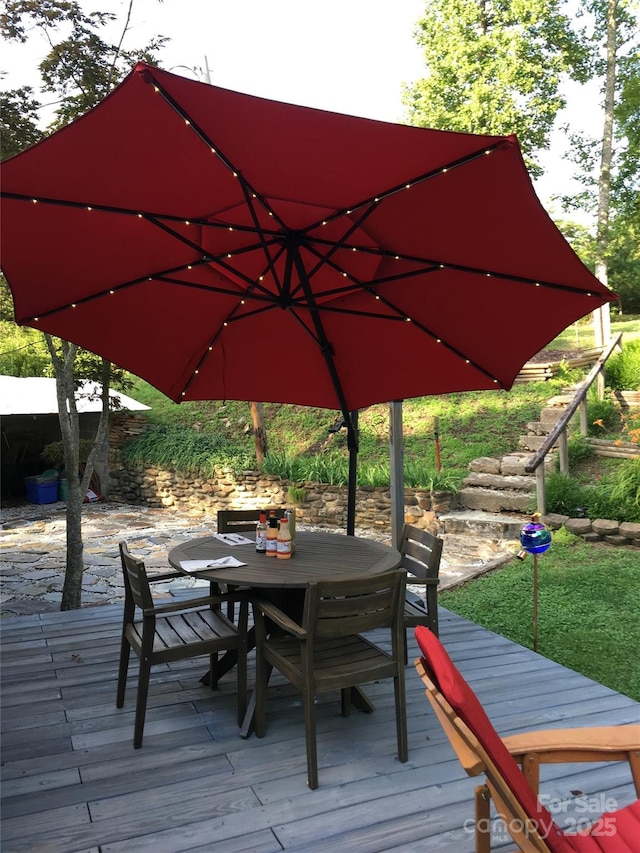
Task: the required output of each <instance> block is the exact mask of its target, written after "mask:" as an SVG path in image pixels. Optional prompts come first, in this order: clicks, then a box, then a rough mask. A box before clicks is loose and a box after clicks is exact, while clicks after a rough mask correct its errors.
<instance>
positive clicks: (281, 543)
mask: <svg viewBox="0 0 640 853" xmlns="http://www.w3.org/2000/svg"><path fill="white" fill-rule="evenodd" d="M277 552H278V553H277V555H276V556H278V557H282V558H284V559H286V558H287V557H290V556H291V539H278V548H277Z"/></svg>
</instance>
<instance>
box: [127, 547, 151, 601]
mask: <svg viewBox="0 0 640 853" xmlns="http://www.w3.org/2000/svg"><path fill="white" fill-rule="evenodd" d="M120 559H121V561H122V575H123V578H124V589H125V595H126V596H127V597H130V598H131V599H132V600H133V602H134V603H135V604H136V605H137V606H138V607H139V608H140V609H141V610H148V609H149V608H152V607H153V596H152V595H151V589H150V588H149V581H148V579H147V572H146V569H145V566H144V563H143V562H142V560H138V559H137V558H136V557H133V556H132V555H131V554H130V553H129V549H128V548H127V545H126V543H125V542H121V543H120Z"/></svg>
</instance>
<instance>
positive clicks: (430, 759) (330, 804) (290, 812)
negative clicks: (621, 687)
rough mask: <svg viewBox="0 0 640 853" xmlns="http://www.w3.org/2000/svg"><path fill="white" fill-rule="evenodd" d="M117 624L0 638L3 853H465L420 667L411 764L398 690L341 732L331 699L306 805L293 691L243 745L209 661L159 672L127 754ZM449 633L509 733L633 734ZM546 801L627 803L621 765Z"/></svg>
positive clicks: (466, 625)
mask: <svg viewBox="0 0 640 853" xmlns="http://www.w3.org/2000/svg"><path fill="white" fill-rule="evenodd" d="M121 618H122V610H121V607H120V606H117V605H115V606H111V605H105V606H100V607H88V608H83V609H82V610H80V611H76V612H70V613H44V614H40V615H36V616H29V617H17V618H11V619H5V620H3V621H2V623H1V624H0V629H1V630H2V654H1V657H2V697H1V698H2V708H3V714H2V759H3V764H2V789H1V794H2V818H3V819H2V825H1V830H2V850H3V853H40V851H42V853H97V851H98V850H100V851H101V853H125V851H126V853H132V851H147V850H149V851H154V853H177V851H198V850H200V851H207V853H226V851H228V850H231V849H232V850H234V853H243V851H255V852H256V853H261V851H263V853H272V851H280V850H287V851H325V850H349V851H350V853H351V851H355V853H376V851H394V853H407V851H420V850H424V849H428V850H429V853H465V851H471V850H473V834H472V833H471V832H470V831H469V830H468V824H466V822H468V821H469V820H472V816H473V804H472V794H473V789H474V787H475V785H476V783H477V780H475V779H469V778H468V777H467V776H466V775H465V773H464V771H463V770H462V768H461V767H460V765H459V764H458V761H457V759H456V758H455V755H454V753H453V751H452V749H451V746H450V745H449V743H448V741H447V740H446V738H445V736H444V734H443V732H442V729H441V728H440V726H439V725H438V723H437V722H436V720H435V718H434V717H433V714H432V713H431V711H430V708H429V706H428V703H427V701H426V699H425V697H424V693H423V689H422V683H421V682H420V680H419V679H418V677H417V675H416V674H415V671H414V669H413V666H412V664H410V665H409V666H408V668H407V673H406V674H407V707H408V728H409V761H408V762H407V763H406V764H400V763H399V762H398V760H397V757H396V742H395V724H394V704H393V691H392V687H391V684H390V682H382V683H379V684H373V685H369V686H368V687H367V688H366V690H367V693H368V695H369V696H370V697H371V698H372V699H373V702H374V704H375V711H374V712H373V713H372V714H361V713H359V712H356V711H354V712H353V713H352V714H351V716H350V717H348V718H343V717H341V716H340V714H339V702H338V701H337V697H336V696H331V695H328V696H327V695H323V696H321V697H319V704H318V706H317V716H318V761H319V781H320V786H319V788H318V789H317V790H315V791H310V790H309V789H308V788H307V786H306V782H305V780H306V761H305V743H304V725H303V720H302V708H301V703H300V699H299V697H298V695H297V694H296V692H295V691H294V690H293V689H292V688H291V687H290V686H289V685H288V684H286V683H285V682H284V681H283V680H281V679H279V678H278V677H276V678H275V679H274V681H273V683H272V687H271V688H270V692H269V698H268V705H267V714H268V716H267V733H266V736H265V738H263V739H261V740H258V739H257V738H255V737H250V738H248V739H247V740H243V739H241V738H240V737H239V735H238V728H237V725H236V721H235V678H234V676H233V675H227V676H225V678H224V679H223V680H222V682H221V686H220V689H219V690H218V691H211V690H209V689H208V688H206V687H203V686H202V685H201V684H200V681H199V678H200V675H201V673H202V671H203V660H202V659H199V660H195V661H185V662H178V663H176V664H172V665H171V666H164V667H157V668H155V669H154V671H153V674H152V681H151V691H150V696H149V705H148V712H147V724H146V727H145V739H144V745H143V747H142V749H141V750H134V749H133V746H132V734H133V732H132V729H133V717H134V702H135V665H136V663H137V661H135V659H134V658H133V657H132V667H131V670H130V675H129V684H128V688H127V697H126V701H125V707H124V708H122V709H117V708H116V707H115V689H116V678H117V663H118V654H119V635H120V628H121ZM441 637H442V640H443V642H444V643H445V645H446V646H447V648H448V649H449V652H450V653H451V655H452V657H453V658H454V660H455V661H456V662H457V664H458V666H459V667H460V669H461V670H462V672H463V673H464V674H465V676H466V677H467V678H468V680H469V682H470V683H471V684H472V686H473V687H474V689H475V690H476V691H477V693H478V695H479V697H480V699H481V701H482V702H483V704H484V705H485V708H486V710H487V713H488V714H489V716H490V717H491V718H492V720H493V722H494V723H495V725H496V728H497V729H498V731H499V732H500V733H501V734H509V733H512V732H515V731H520V730H524V729H534V728H548V727H550V726H559V727H562V726H570V725H600V724H611V723H626V722H638V721H639V720H640V705H639V704H638V703H636V702H634V701H633V700H631V699H629V698H628V697H626V696H623V695H621V694H618V693H616V692H615V691H612V690H610V689H608V688H606V687H604V686H602V685H599V684H596V683H595V682H592V681H590V680H589V679H586V678H584V677H583V676H581V675H579V674H577V673H574V672H572V671H570V670H567V669H565V668H564V667H561V666H559V665H558V664H555V663H553V662H552V661H549V660H547V659H545V658H543V657H542V656H540V655H537V654H535V653H534V652H531V651H529V650H527V649H524V648H522V647H520V646H518V645H516V644H514V643H511V642H509V641H508V640H505V639H504V638H503V637H500V636H498V635H496V634H493V633H492V632H490V631H486V630H485V629H483V628H481V627H479V626H477V625H474V624H472V623H470V622H467V621H465V620H464V619H461V618H460V617H458V616H456V615H455V614H452V613H449V612H447V611H442V614H441ZM415 653H416V647H415V645H414V644H413V642H412V644H411V646H410V650H409V657H410V660H412V658H413V656H414V655H415ZM252 677H253V661H250V678H252ZM542 790H543V793H544V794H545V795H546V796H547V797H549V798H551V799H552V800H553V801H554V802H557V803H559V804H562V811H563V812H564V811H565V810H566V814H572V811H571V810H572V809H574V810H575V797H572V795H571V793H570V792H571V791H575V790H580V791H582V792H583V794H584V795H585V796H591V797H594V798H596V797H600V798H602V797H610V798H614V799H615V800H616V801H617V802H618V803H619V804H620V805H624V804H626V803H627V802H630V801H631V800H632V799H634V794H633V787H632V785H631V781H630V775H629V771H628V769H627V768H626V767H625V766H624V765H620V764H613V765H597V764H590V765H581V766H577V765H574V766H569V767H564V766H562V765H552V766H550V767H546V768H544V773H543V783H542ZM427 843H428V847H427Z"/></svg>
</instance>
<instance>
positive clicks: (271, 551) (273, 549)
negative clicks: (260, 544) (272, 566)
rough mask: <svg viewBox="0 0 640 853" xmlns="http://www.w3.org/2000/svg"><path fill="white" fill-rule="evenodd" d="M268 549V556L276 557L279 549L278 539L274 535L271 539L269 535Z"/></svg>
mask: <svg viewBox="0 0 640 853" xmlns="http://www.w3.org/2000/svg"><path fill="white" fill-rule="evenodd" d="M266 551H267V556H268V557H275V556H276V554H277V551H278V540H277V539H276V538H275V537H273V538H271V539H270V538H269V537H267V541H266Z"/></svg>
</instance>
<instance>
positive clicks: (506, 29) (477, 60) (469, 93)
mask: <svg viewBox="0 0 640 853" xmlns="http://www.w3.org/2000/svg"><path fill="white" fill-rule="evenodd" d="M564 5H565V4H564V2H563V0H493V2H488V0H427V3H426V9H425V15H424V17H423V18H422V19H421V20H420V21H419V22H418V29H417V32H416V39H417V41H418V44H419V45H420V47H421V48H422V50H423V52H424V58H425V63H426V66H427V75H426V77H424V78H422V79H420V80H418V81H417V82H416V83H415V84H413V85H412V86H409V87H407V88H406V90H405V95H404V102H405V105H406V106H407V108H408V115H409V120H410V121H411V123H412V124H417V125H421V126H429V127H436V128H440V129H446V130H457V131H466V132H470V133H490V134H511V133H517V135H518V138H519V140H520V144H521V146H522V150H523V154H524V157H525V160H526V162H527V166H528V168H529V171H530V172H531V174H532V175H533V176H539V175H540V174H541V173H542V169H541V167H540V165H539V164H538V163H537V161H536V152H539V151H541V150H543V149H546V148H548V147H549V134H550V132H551V128H552V126H553V123H554V121H555V118H556V116H557V114H558V112H559V110H560V109H561V108H562V107H563V106H564V104H565V99H564V97H563V95H562V94H561V88H560V84H561V81H562V79H563V77H564V75H569V76H570V77H572V78H573V79H577V80H584V79H586V75H587V73H588V63H587V59H588V52H587V50H586V48H585V46H584V43H583V40H582V38H581V36H580V33H577V32H575V31H574V29H573V28H572V26H571V22H570V19H569V18H568V16H567V15H565V14H564V13H563V12H562V9H563V7H564Z"/></svg>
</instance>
